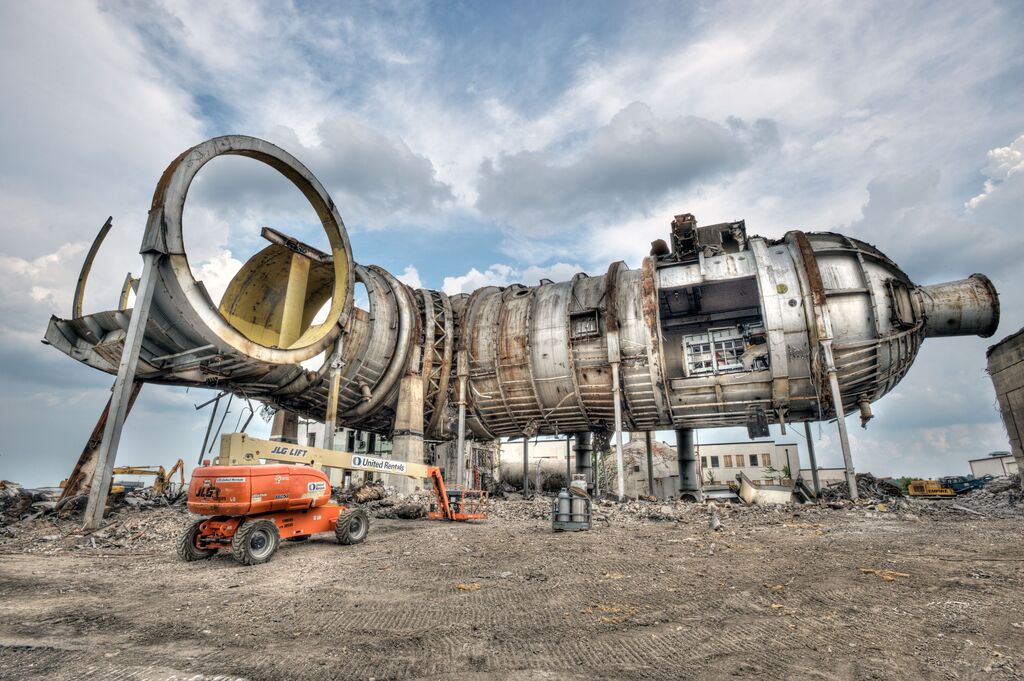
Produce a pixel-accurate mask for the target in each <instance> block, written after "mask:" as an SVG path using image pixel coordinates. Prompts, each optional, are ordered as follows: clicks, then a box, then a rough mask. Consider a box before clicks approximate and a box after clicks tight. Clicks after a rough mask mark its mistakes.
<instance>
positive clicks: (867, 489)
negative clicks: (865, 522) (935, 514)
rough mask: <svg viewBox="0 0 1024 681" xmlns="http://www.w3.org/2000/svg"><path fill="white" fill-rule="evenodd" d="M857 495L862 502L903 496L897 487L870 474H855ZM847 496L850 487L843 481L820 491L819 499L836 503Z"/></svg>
mask: <svg viewBox="0 0 1024 681" xmlns="http://www.w3.org/2000/svg"><path fill="white" fill-rule="evenodd" d="M857 493H858V494H859V495H860V498H861V499H863V500H880V501H884V500H886V499H893V498H896V497H902V496H903V490H901V489H900V488H899V486H898V485H896V484H894V483H891V482H888V481H886V480H881V479H879V478H876V477H875V476H873V475H871V473H858V474H857ZM849 496H850V486H849V485H848V484H847V483H846V481H845V480H844V481H843V482H837V483H835V484H832V485H829V486H828V487H825V488H824V489H822V490H821V499H822V500H823V501H837V500H840V499H846V498H848V497H849Z"/></svg>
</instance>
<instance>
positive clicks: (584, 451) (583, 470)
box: [576, 431, 594, 494]
mask: <svg viewBox="0 0 1024 681" xmlns="http://www.w3.org/2000/svg"><path fill="white" fill-rule="evenodd" d="M593 450H594V434H593V433H591V432H590V431H584V432H582V433H576V472H577V473H579V474H580V475H582V476H583V477H584V479H585V480H586V481H587V492H588V493H590V494H592V493H593V492H594V462H593Z"/></svg>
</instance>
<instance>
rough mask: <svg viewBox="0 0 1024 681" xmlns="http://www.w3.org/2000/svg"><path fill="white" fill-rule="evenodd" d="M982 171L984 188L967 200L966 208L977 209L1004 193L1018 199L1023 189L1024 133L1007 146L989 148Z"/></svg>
mask: <svg viewBox="0 0 1024 681" xmlns="http://www.w3.org/2000/svg"><path fill="white" fill-rule="evenodd" d="M982 172H983V173H984V174H985V175H986V176H987V177H988V179H987V180H985V190H984V191H983V192H982V193H980V194H978V195H977V196H974V197H972V198H971V199H970V200H968V201H967V208H969V209H971V210H977V209H979V208H981V207H982V206H983V205H984V204H985V203H986V202H989V203H992V202H998V201H999V199H1000V198H1001V197H1002V196H1005V195H1006V194H1011V195H1012V196H1011V197H1010V200H1015V201H1020V200H1021V190H1022V189H1024V179H1022V178H1024V135H1021V136H1020V137H1018V138H1017V139H1015V140H1013V142H1011V143H1010V144H1009V146H1005V147H998V148H996V149H991V150H989V152H988V165H987V166H985V168H984V169H983V170H982ZM1004 185H1007V187H1004ZM1019 215H1020V213H1018V217H1019Z"/></svg>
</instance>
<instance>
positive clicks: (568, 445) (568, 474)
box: [565, 433, 572, 488]
mask: <svg viewBox="0 0 1024 681" xmlns="http://www.w3.org/2000/svg"><path fill="white" fill-rule="evenodd" d="M571 482H572V433H568V434H566V436H565V486H566V488H568V487H569V483H571Z"/></svg>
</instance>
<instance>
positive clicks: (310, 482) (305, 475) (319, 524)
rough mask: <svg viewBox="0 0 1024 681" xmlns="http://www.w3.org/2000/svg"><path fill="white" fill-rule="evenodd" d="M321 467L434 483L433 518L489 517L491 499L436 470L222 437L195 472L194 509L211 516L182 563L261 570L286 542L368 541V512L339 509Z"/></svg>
mask: <svg viewBox="0 0 1024 681" xmlns="http://www.w3.org/2000/svg"><path fill="white" fill-rule="evenodd" d="M264 462H266V463H264ZM321 467H329V468H342V469H348V470H362V471H371V472H378V473H384V474H387V475H403V476H406V477H413V478H421V479H428V480H430V482H431V484H432V487H433V491H434V501H433V504H432V507H431V509H430V512H429V513H428V514H427V516H428V517H429V518H431V519H435V520H452V521H464V520H479V519H483V518H486V517H487V493H486V492H483V491H481V490H467V489H462V488H461V487H458V486H456V487H453V488H451V489H449V488H447V487H446V486H445V483H444V478H443V476H442V475H441V471H440V469H438V468H437V467H436V466H427V465H424V464H417V463H410V462H406V461H393V460H391V459H380V458H376V457H369V456H361V455H358V454H351V453H349V452H336V451H333V450H330V449H320V448H317V447H297V446H295V445H290V444H287V443H282V442H274V441H271V440H259V439H256V438H251V437H249V436H248V435H245V434H244V433H229V434H226V435H224V436H222V437H221V450H220V456H218V457H217V458H216V460H215V461H214V465H212V466H211V465H209V462H208V461H204V462H203V465H202V466H200V467H199V468H196V469H195V470H194V471H193V472H192V480H191V481H190V483H189V489H188V510H189V511H191V512H192V513H196V514H198V515H204V516H210V517H208V518H204V519H201V520H198V521H196V522H195V523H193V524H192V525H191V526H190V527H189V528H188V529H187V530H186V531H185V533H184V534H183V535H182V536H181V537H180V539H179V540H178V556H179V557H180V558H181V559H182V560H186V561H193V560H201V559H203V558H209V557H210V556H212V555H214V554H215V553H217V551H218V550H220V549H230V550H231V554H232V555H233V556H234V558H235V560H237V561H238V562H240V563H243V564H245V565H257V564H259V563H265V562H267V561H268V560H270V559H271V558H272V557H273V555H274V553H276V552H277V549H278V547H279V546H280V543H281V540H282V539H285V540H288V541H302V540H304V539H308V538H309V537H310V536H312V535H314V534H319V533H321V532H334V534H335V537H337V539H338V543H340V544H358V543H359V542H361V541H363V540H364V539H365V538H366V535H367V534H368V532H369V529H370V521H369V518H368V517H367V515H366V512H365V511H363V510H362V509H349V508H348V507H346V506H342V505H339V504H336V503H334V502H332V501H331V485H330V481H329V479H328V477H327V474H326V473H324V472H323V471H322V470H320V468H321Z"/></svg>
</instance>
